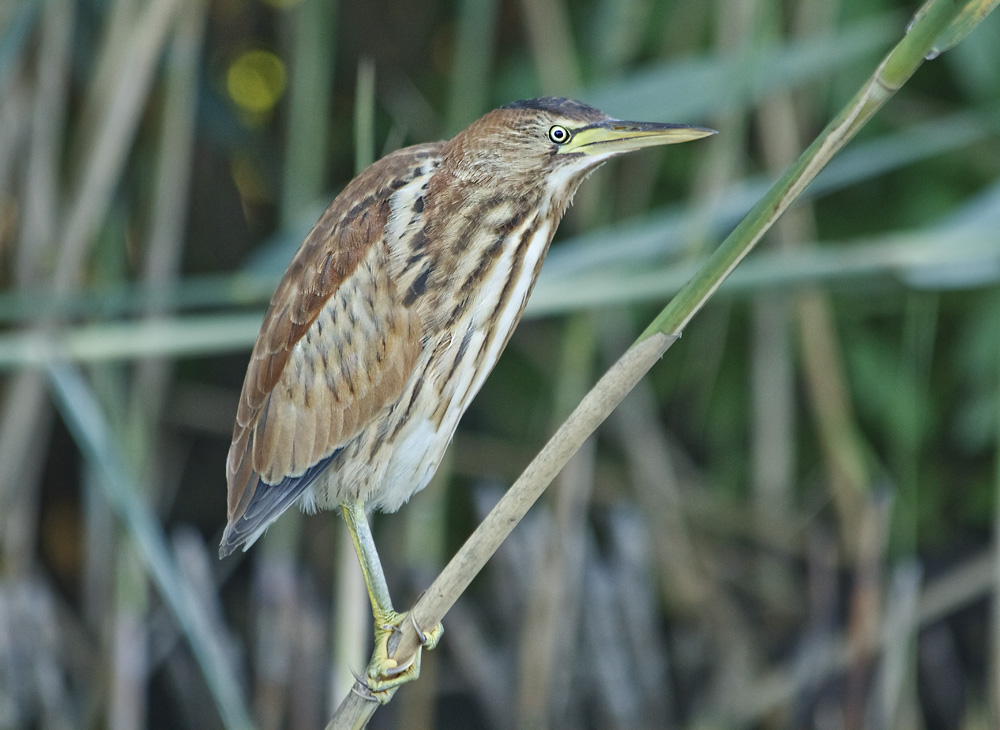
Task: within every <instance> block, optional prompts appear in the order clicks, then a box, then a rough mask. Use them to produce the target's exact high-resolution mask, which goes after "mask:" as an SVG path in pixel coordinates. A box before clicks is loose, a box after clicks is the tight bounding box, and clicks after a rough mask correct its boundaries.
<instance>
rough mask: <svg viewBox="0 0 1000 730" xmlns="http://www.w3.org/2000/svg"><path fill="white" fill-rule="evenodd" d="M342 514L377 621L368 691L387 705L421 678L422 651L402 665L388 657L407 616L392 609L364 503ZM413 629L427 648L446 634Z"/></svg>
mask: <svg viewBox="0 0 1000 730" xmlns="http://www.w3.org/2000/svg"><path fill="white" fill-rule="evenodd" d="M341 511H342V512H343V513H344V519H345V520H346V521H347V529H348V530H349V531H350V533H351V541H352V542H353V543H354V550H355V552H357V554H358V561H359V562H360V563H361V573H362V574H363V575H364V577H365V586H366V587H367V588H368V598H369V599H370V600H371V604H372V616H373V617H374V619H375V651H374V653H373V654H372V660H371V662H370V663H369V664H368V672H367V674H368V677H367V683H368V689H369V690H371V692H372V694H373V695H374V696H375V699H377V700H378V701H379V702H381V703H383V704H385V703H386V702H388V701H389V700H390V699H391V698H392V695H393V694H394V693H395V690H396V688H397V687H399V686H400V685H403V684H406V683H407V682H410V681H412V680H414V679H416V678H417V677H418V676H420V649H419V648H418V649H417V653H416V654H415V655H414V657H413V659H412V660H410V661H409V662H407V663H406V664H405V665H403V666H400V665H399V663H398V662H397V661H396V660H395V659H392V658H390V657H389V650H388V642H389V637H390V636H392V634H393V632H395V631H398V630H399V627H400V626H401V625H402V623H403V621H404V620H405V618H406V614H400V613H396V611H395V610H393V608H392V599H391V598H390V597H389V588H388V586H387V585H386V582H385V574H384V573H383V572H382V561H381V560H379V557H378V551H377V550H376V549H375V541H374V540H373V539H372V532H371V527H369V525H368V518H367V517H365V507H364V504H363V503H361V502H349V503H345V504H344V505H342V506H341ZM414 628H417V631H418V633H420V635H421V637H422V639H423V645H424V646H425V647H426V648H428V649H433V648H434V647H435V646H436V645H437V643H438V640H439V639H440V638H441V634H442V633H443V632H444V627H443V626H441V624H438V625H437V626H435V627H434V628H433V629H432V630H431V631H428V632H424V631H421V630H420V628H419V627H416V626H414Z"/></svg>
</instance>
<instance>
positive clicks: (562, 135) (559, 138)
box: [552, 127, 569, 142]
mask: <svg viewBox="0 0 1000 730" xmlns="http://www.w3.org/2000/svg"><path fill="white" fill-rule="evenodd" d="M567 136H569V135H568V133H567V132H566V130H565V129H563V128H562V127H553V128H552V141H553V142H565V141H566V137H567Z"/></svg>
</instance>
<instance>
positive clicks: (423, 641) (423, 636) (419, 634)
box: [406, 612, 427, 646]
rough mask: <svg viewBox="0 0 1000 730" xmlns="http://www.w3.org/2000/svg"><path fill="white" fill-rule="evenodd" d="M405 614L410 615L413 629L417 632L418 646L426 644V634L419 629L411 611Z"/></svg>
mask: <svg viewBox="0 0 1000 730" xmlns="http://www.w3.org/2000/svg"><path fill="white" fill-rule="evenodd" d="M406 615H407V616H409V617H410V623H411V624H413V630H414V631H416V632H417V638H418V639H420V646H427V634H425V633H424V632H423V631H421V630H420V627H419V626H417V620H416V619H415V618H413V613H412V612H410V613H408V614H406Z"/></svg>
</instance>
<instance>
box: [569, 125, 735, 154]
mask: <svg viewBox="0 0 1000 730" xmlns="http://www.w3.org/2000/svg"><path fill="white" fill-rule="evenodd" d="M715 133H716V132H715V130H714V129H706V128H705V127H689V126H687V125H685V124H658V123H656V122H622V121H619V120H617V119H610V120H608V121H606V122H600V123H598V124H592V125H590V126H587V127H581V128H580V129H577V130H575V131H574V132H573V136H572V138H571V139H570V140H569V141H568V142H567V143H566V144H564V145H562V146H561V147H560V148H559V153H560V154H567V153H580V152H582V153H584V154H588V155H602V156H603V155H607V154H613V153H616V152H631V151H632V150H637V149H641V148H643V147H655V146H657V145H661V144H677V143H678V142H690V141H691V140H694V139H701V138H702V137H707V136H709V135H711V134H715Z"/></svg>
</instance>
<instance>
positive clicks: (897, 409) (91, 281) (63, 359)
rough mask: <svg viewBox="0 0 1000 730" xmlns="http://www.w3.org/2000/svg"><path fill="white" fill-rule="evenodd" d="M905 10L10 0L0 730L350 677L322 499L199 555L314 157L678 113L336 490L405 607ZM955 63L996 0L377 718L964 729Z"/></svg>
mask: <svg viewBox="0 0 1000 730" xmlns="http://www.w3.org/2000/svg"><path fill="white" fill-rule="evenodd" d="M916 5H917V3H916V1H915V0H908V1H906V2H903V1H902V0H864V1H863V2H860V1H856V0H844V1H842V2H832V1H831V0H797V1H796V2H785V3H781V2H775V1H774V0H715V2H679V1H671V2H668V1H665V0H664V1H661V2H658V1H656V0H581V1H579V2H569V0H521V2H518V1H517V0H509V1H507V2H500V1H499V0H454V2H450V3H445V2H425V3H413V2H407V1H404V0H384V1H379V2H375V1H367V2H366V1H363V0H343V1H342V2H335V1H333V0H330V1H324V0H259V1H257V2H248V1H247V0H216V1H215V2H206V1H205V0H7V2H6V3H4V4H3V5H2V6H0V277H2V282H3V291H2V292H0V318H2V323H3V324H2V327H3V329H2V331H0V367H2V370H3V376H2V377H3V382H2V388H3V395H2V398H3V400H2V413H0V728H90V727H109V728H115V729H121V730H124V729H126V728H137V727H150V728H184V727H191V728H214V727H226V728H245V727H251V726H253V727H258V728H262V729H270V728H321V727H323V726H324V724H325V723H326V720H327V719H328V718H329V716H330V713H331V709H332V707H334V706H335V705H336V704H337V703H338V702H339V700H340V699H341V697H342V696H343V693H344V692H345V691H346V688H347V686H348V685H349V684H350V682H351V679H352V678H351V675H350V671H351V670H354V671H362V670H363V667H364V665H365V662H366V661H367V654H368V651H369V650H370V646H369V642H370V634H369V627H368V625H367V622H368V621H370V619H368V618H367V616H368V608H367V599H366V597H365V596H364V593H363V588H361V589H360V590H359V587H358V582H359V573H358V571H357V568H356V562H355V559H354V557H353V555H352V554H351V553H350V552H349V550H348V549H346V548H345V544H344V534H343V533H344V532H345V531H344V530H343V529H342V528H341V526H340V524H339V519H338V518H337V517H336V516H335V515H332V514H324V515H320V516H318V517H300V516H298V515H297V514H291V513H290V514H287V515H285V516H284V517H283V518H282V519H281V520H280V521H279V522H278V523H277V524H276V526H275V527H274V528H272V529H271V531H270V532H269V533H268V535H267V536H266V537H265V538H264V539H263V540H261V542H260V543H259V544H258V545H257V546H255V547H254V548H253V550H251V551H250V552H249V553H247V554H241V555H240V556H239V557H236V558H232V559H229V560H227V561H225V562H222V563H220V562H219V561H218V560H217V559H216V557H215V553H216V545H217V544H218V539H219V537H220V535H221V530H222V527H223V525H224V522H225V478H224V460H225V455H226V451H227V448H228V444H229V437H230V435H231V425H232V419H233V416H234V413H235V406H236V400H237V395H238V391H239V387H240V384H241V382H242V377H243V373H244V370H245V365H246V360H247V356H248V353H249V348H250V345H251V343H252V340H253V337H254V335H255V333H256V329H257V326H258V324H259V322H260V318H261V316H262V313H263V309H264V306H265V305H266V302H267V299H268V297H269V295H270V292H271V290H272V288H273V286H274V285H275V283H276V282H277V279H278V277H279V276H280V274H281V273H282V271H283V269H284V266H285V264H286V263H287V262H288V260H289V258H290V257H291V255H292V252H293V251H294V249H295V248H296V247H297V245H298V243H299V241H300V240H301V239H302V237H303V236H304V234H305V232H306V231H307V230H308V229H309V227H310V226H311V224H312V222H313V221H314V219H315V218H316V216H317V215H318V213H319V212H320V211H321V210H322V209H323V207H325V205H326V204H327V203H328V201H329V200H330V199H331V198H332V197H333V195H334V194H335V193H336V192H337V191H338V190H339V189H340V188H341V187H342V186H343V185H344V184H345V183H346V181H347V180H349V179H350V178H351V177H352V175H353V173H354V172H355V171H356V170H358V169H360V168H361V167H363V166H364V165H366V164H367V163H369V162H370V161H371V160H373V159H374V158H376V157H378V156H380V155H382V154H384V153H385V152H387V151H389V150H392V149H394V148H396V147H399V146H401V145H404V144H409V143H414V142H419V141H426V140H431V139H438V138H441V137H444V136H450V135H451V134H453V133H454V132H455V131H457V130H458V129H461V128H462V127H464V126H465V125H466V124H468V123H469V122H470V121H471V120H473V119H474V118H476V117H477V116H479V115H480V114H482V113H483V112H485V111H487V110H488V109H490V108H492V107H494V106H497V105H499V104H502V103H505V102H508V101H511V100H513V99H517V98H526V97H531V96H537V95H542V94H551V95H563V96H574V97H577V98H580V99H582V100H585V101H587V102H589V103H591V104H593V105H595V106H599V107H601V108H603V109H604V110H605V111H607V112H609V113H611V114H612V115H614V116H618V117H622V118H628V119H646V120H662V121H676V122H689V123H696V124H706V125H710V126H713V127H715V128H717V129H719V130H720V131H721V134H719V135H718V136H717V137H716V138H714V139H713V140H712V141H711V142H710V143H705V144H701V145H690V146H687V145H685V146H682V147H678V148H670V149H667V150H662V151H653V150H650V151H645V152H644V153H642V154H637V155H634V156H631V157H629V158H628V159H626V160H623V161H621V162H620V163H618V164H614V165H609V166H608V167H607V168H606V169H603V170H601V171H600V172H599V173H597V174H596V175H595V176H594V177H593V179H592V180H591V181H589V182H588V183H587V184H586V185H585V186H584V187H583V189H582V190H581V192H580V195H579V196H578V197H577V202H576V205H575V207H574V208H573V210H572V212H571V215H570V216H569V217H568V218H567V220H566V221H565V222H564V224H563V226H562V228H561V230H560V235H559V237H558V241H557V243H556V244H555V246H554V248H553V251H552V253H551V254H550V257H549V261H548V263H547V265H546V269H545V271H544V273H543V276H542V280H541V281H540V282H539V285H538V288H537V290H536V293H535V296H534V298H533V300H532V305H531V308H530V319H528V320H526V321H525V322H524V323H523V324H522V325H521V327H520V328H519V330H518V332H517V334H516V335H515V337H514V339H513V340H512V342H511V345H510V347H509V348H508V351H507V353H506V354H505V356H504V357H503V358H502V361H501V363H500V364H499V366H498V367H497V369H496V371H495V372H494V374H493V376H492V377H491V378H490V380H489V381H488V382H487V384H486V386H485V388H484V390H483V392H482V393H481V395H480V396H479V397H478V399H477V400H476V401H475V403H474V404H473V406H472V409H471V410H470V412H469V413H468V415H467V416H466V418H465V420H464V422H463V424H462V426H461V427H460V429H459V432H458V434H457V436H456V438H455V442H454V445H453V448H452V449H451V451H450V462H449V463H448V464H447V465H446V466H445V467H444V468H443V469H442V470H441V473H440V475H439V477H438V478H437V479H436V480H435V482H434V483H433V484H432V485H431V486H430V487H429V488H428V489H427V490H425V491H424V492H423V493H421V494H420V495H418V496H417V497H416V498H415V499H414V500H413V501H411V503H410V504H409V505H408V506H407V507H406V508H404V509H403V510H402V511H401V512H400V513H399V514H397V515H391V516H377V517H376V519H375V531H376V539H377V540H378V542H379V547H380V550H381V552H382V555H383V561H384V562H385V563H386V566H387V570H388V572H389V581H390V586H391V588H392V591H393V595H394V597H395V598H396V602H397V606H401V607H405V606H406V605H408V604H409V603H411V602H412V600H413V599H414V598H415V597H416V595H418V594H419V592H420V591H421V590H422V588H423V587H425V586H426V585H427V584H428V583H429V582H430V579H431V578H432V577H433V575H434V574H435V572H436V570H438V569H439V568H440V567H441V566H442V565H443V563H444V562H445V561H446V560H447V558H448V557H449V556H450V555H451V554H452V553H453V552H454V550H455V549H456V547H457V546H458V545H459V544H460V543H461V541H462V540H463V539H464V538H465V537H466V536H467V535H468V534H469V532H470V531H471V529H472V528H473V526H474V525H475V524H476V522H477V520H478V519H479V518H481V516H482V515H483V514H484V513H485V511H486V510H487V509H488V508H489V506H490V505H491V504H492V503H493V502H494V501H495V500H496V499H497V496H498V494H499V493H500V492H501V491H502V490H503V489H504V487H505V486H506V485H508V484H510V482H511V481H512V480H513V479H514V478H515V477H516V475H517V474H518V472H519V470H520V469H521V468H522V467H523V466H524V465H525V464H526V463H527V461H528V460H529V458H530V456H531V455H532V453H533V452H534V451H535V450H537V449H538V448H539V447H540V446H541V444H542V443H544V441H545V439H546V438H547V436H548V435H549V434H550V433H551V432H552V430H553V429H554V428H555V426H556V425H557V424H558V422H559V421H560V420H561V418H562V417H564V416H565V415H566V414H567V412H568V411H569V409H570V408H571V407H572V406H573V405H574V404H575V403H576V402H577V400H578V399H579V398H580V396H581V395H582V394H583V393H584V392H585V391H586V389H587V388H588V387H589V386H590V384H591V383H593V382H594V381H595V380H596V379H597V377H598V376H599V375H600V373H601V372H602V371H603V369H604V368H605V367H606V366H607V365H608V364H609V363H610V362H612V361H613V359H614V358H616V357H617V356H618V354H620V353H621V352H622V351H623V350H624V349H625V347H627V345H628V343H630V342H631V341H632V340H633V339H634V338H635V337H636V336H637V335H638V333H639V332H640V331H641V330H642V329H643V328H644V327H645V325H646V324H647V323H648V321H649V319H650V318H651V317H652V316H653V315H654V314H655V313H656V312H657V311H658V309H659V308H660V307H661V306H662V304H663V303H664V302H665V301H666V299H668V298H669V297H670V295H671V294H672V292H674V291H676V289H677V288H678V286H679V285H680V284H681V283H682V282H683V281H684V280H685V279H686V278H687V277H688V276H689V275H690V273H691V272H692V271H693V270H694V268H695V267H696V266H697V265H698V263H699V261H700V260H701V259H702V258H703V256H704V255H705V253H706V251H709V250H711V249H712V247H713V246H714V245H716V244H717V242H718V241H719V240H720V238H721V236H722V235H724V234H725V233H726V232H727V231H728V230H729V229H730V228H731V227H732V225H733V224H734V222H735V221H736V220H737V219H738V218H739V216H740V215H741V214H742V213H743V212H745V211H746V210H747V208H748V207H749V206H750V205H751V204H752V202H753V201H754V200H755V199H756V198H757V197H758V196H759V195H760V193H761V192H762V190H763V189H764V186H765V185H766V182H767V181H768V180H769V179H772V178H773V177H774V176H775V175H776V174H777V173H779V172H780V171H781V170H782V169H783V168H784V167H785V166H786V165H788V164H789V163H790V162H791V161H792V160H793V159H794V158H795V157H796V156H797V154H798V153H799V151H800V150H801V149H802V148H803V147H804V146H805V145H806V144H807V143H808V142H809V141H810V140H811V139H812V137H813V136H814V135H815V134H816V132H817V131H818V130H819V129H820V128H821V127H822V125H823V124H825V122H826V121H827V119H829V117H830V116H831V115H832V113H833V112H834V111H835V110H836V109H838V108H839V107H840V105H842V104H843V103H844V101H845V100H846V98H847V96H848V95H849V94H850V93H851V92H852V91H853V90H854V89H855V88H857V85H858V84H859V83H860V82H861V81H862V80H863V79H864V78H865V77H866V76H867V75H868V73H870V71H871V69H872V67H873V65H874V64H875V63H876V62H877V60H878V58H879V57H880V56H881V54H882V53H883V52H884V51H885V50H886V49H887V48H888V47H889V46H890V45H891V44H892V43H893V42H894V41H895V39H896V38H898V37H899V36H900V35H901V33H902V32H903V28H904V27H905V24H906V22H907V19H908V18H909V16H910V15H911V14H912V12H913V11H914V10H915V9H916ZM998 48H1000V16H997V15H996V14H994V16H993V17H990V18H989V19H987V21H986V23H984V25H983V26H982V27H981V28H979V29H978V30H977V31H976V32H975V33H973V34H972V35H971V36H970V37H969V38H968V39H967V40H966V41H964V42H963V43H962V44H961V45H959V46H958V47H957V48H956V49H955V50H953V51H951V52H949V53H948V54H946V55H945V56H943V57H942V58H941V59H940V60H938V61H935V62H933V63H930V64H927V65H925V66H924V68H923V69H921V71H920V72H919V73H918V75H917V77H916V78H915V79H914V80H913V82H911V83H910V84H909V85H907V87H906V88H904V89H903V91H902V92H901V94H900V95H899V96H898V98H896V99H894V100H893V101H892V102H891V103H890V104H889V105H888V107H887V108H886V109H885V110H884V111H883V112H882V113H881V115H880V116H879V117H877V118H876V120H875V122H874V123H873V124H871V125H869V127H868V128H866V129H865V130H864V131H863V133H862V135H861V136H860V138H859V139H858V140H856V141H855V142H853V143H852V145H851V146H850V147H849V148H848V150H847V151H846V152H845V154H843V155H842V156H841V157H840V158H839V159H837V160H836V161H835V162H834V164H833V165H831V166H830V167H829V168H828V169H827V170H826V171H825V172H824V173H823V174H822V176H821V177H820V179H818V180H817V181H816V183H815V184H814V185H813V186H812V187H811V188H810V191H809V193H807V197H808V200H807V201H805V202H804V203H801V204H799V205H798V206H797V207H796V208H795V209H794V210H793V211H791V212H790V213H789V214H788V215H787V216H786V217H785V218H784V219H783V220H782V221H781V222H780V224H779V225H778V227H777V228H776V229H775V230H774V231H773V233H772V234H770V235H769V237H768V239H766V240H765V243H764V245H763V246H762V248H761V250H760V251H758V252H755V253H754V254H753V255H752V256H751V257H750V259H749V260H748V261H747V262H746V263H745V265H743V266H742V267H741V268H740V269H739V270H738V271H737V272H736V274H735V275H734V276H733V277H732V280H731V281H730V282H729V283H728V284H727V285H726V286H725V287H724V288H723V289H722V290H721V292H720V294H719V295H718V296H717V297H716V299H715V301H714V302H713V303H712V304H711V305H710V306H709V307H708V308H707V309H706V311H705V312H704V313H703V314H701V315H700V316H699V317H698V318H697V319H696V320H695V321H694V322H693V323H692V325H691V327H690V328H689V329H688V331H687V332H685V336H684V338H683V340H682V341H680V342H679V343H678V344H677V345H676V346H675V347H674V348H673V349H672V350H671V351H670V352H669V353H668V354H667V357H666V358H665V359H664V361H663V363H662V364H661V365H660V366H659V367H657V368H656V369H654V371H653V373H652V374H651V376H650V377H649V378H647V380H646V381H644V383H643V384H642V385H641V386H640V388H639V389H638V390H637V392H635V393H633V394H632V395H631V396H630V397H629V399H628V400H627V401H626V403H625V404H623V406H622V407H621V408H620V409H619V410H618V411H617V412H616V413H615V414H614V416H613V417H612V419H611V420H610V421H609V423H608V424H607V425H606V426H605V427H604V428H603V429H602V430H601V432H600V433H599V435H598V437H596V438H594V439H592V440H591V442H589V444H588V446H587V448H585V449H584V450H583V451H581V452H580V453H579V454H578V455H577V456H576V457H575V458H574V460H573V461H572V462H571V464H570V466H569V467H567V469H566V470H565V471H564V473H563V474H562V475H561V477H560V479H559V480H558V482H557V483H556V484H555V485H554V486H553V488H552V489H550V490H549V493H548V494H547V496H546V497H545V498H544V499H543V502H542V503H541V504H539V505H538V506H536V508H535V509H534V510H533V511H532V513H531V514H530V515H529V518H528V519H527V520H526V521H525V522H524V523H523V524H522V525H521V526H520V527H519V528H518V529H517V530H516V531H515V532H514V534H513V536H512V538H511V539H510V540H509V541H508V543H507V544H506V545H505V546H504V548H503V549H502V550H501V552H500V553H499V554H498V555H497V556H496V557H495V559H494V561H493V562H492V564H491V566H490V567H489V568H488V569H487V572H486V574H485V575H484V576H483V577H481V578H479V579H478V580H477V581H476V582H475V583H474V584H473V586H472V589H471V591H470V592H469V594H468V595H467V596H465V597H464V598H463V600H462V601H460V602H459V604H458V605H457V606H456V607H455V609H454V610H453V611H452V613H450V614H449V616H448V617H447V619H446V621H445V624H446V628H447V633H446V634H445V638H444V640H443V642H442V644H441V646H440V648H438V649H437V650H436V651H434V652H433V653H431V654H429V655H427V656H426V657H425V660H424V676H422V677H421V679H420V681H418V682H417V683H415V684H413V685H410V686H408V687H406V688H404V689H403V690H402V691H401V692H400V693H399V694H398V695H397V697H396V700H395V701H394V702H393V703H391V704H390V705H389V706H388V707H386V708H385V709H384V710H382V711H380V712H379V713H377V714H376V716H375V720H374V723H373V726H374V727H407V728H411V729H413V728H425V727H440V728H452V727H484V728H506V727H527V728H540V727H552V728H586V727H592V728H617V727H621V728H626V727H628V728H633V727H650V728H652V727H662V728H820V729H823V730H826V729H828V728H829V729H835V728H879V729H880V728H928V729H934V728H967V729H973V728H983V729H985V728H995V727H997V726H998V721H997V715H996V713H995V708H997V706H998V705H1000V631H998V625H1000V612H998V611H997V610H996V608H995V607H996V605H997V597H998V594H1000V543H998V540H997V535H998V530H1000V506H998V505H1000V500H998V498H997V495H998V490H1000V466H998V443H1000V428H998V422H1000V419H998V413H1000V387H998V384H1000V287H998V282H1000V237H998V233H997V231H998V230H1000V138H998V132H1000V74H998V68H1000V52H998V50H997V49H998ZM991 708H993V709H992V710H991Z"/></svg>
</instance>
